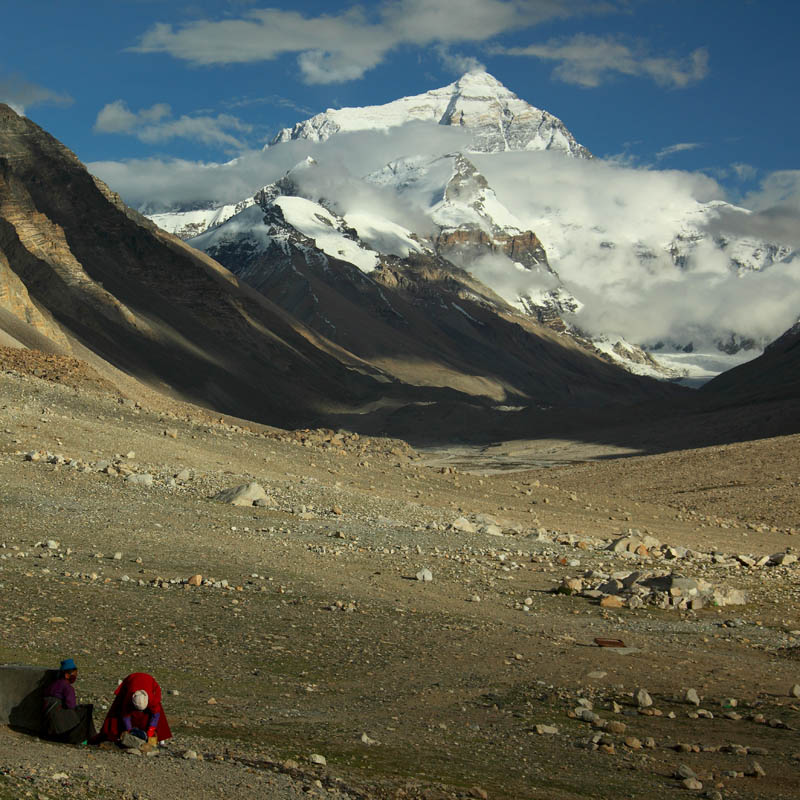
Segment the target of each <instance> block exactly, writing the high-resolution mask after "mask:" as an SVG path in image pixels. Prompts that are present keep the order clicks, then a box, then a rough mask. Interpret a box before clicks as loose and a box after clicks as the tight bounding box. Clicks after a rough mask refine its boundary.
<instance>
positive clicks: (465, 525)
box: [450, 517, 475, 533]
mask: <svg viewBox="0 0 800 800" xmlns="http://www.w3.org/2000/svg"><path fill="white" fill-rule="evenodd" d="M450 527H452V528H453V530H455V531H461V532H462V533H475V526H474V525H473V524H472V523H471V522H470V521H469V520H468V519H467V518H466V517H459V518H458V519H456V520H454V521H453V523H452V525H451V526H450Z"/></svg>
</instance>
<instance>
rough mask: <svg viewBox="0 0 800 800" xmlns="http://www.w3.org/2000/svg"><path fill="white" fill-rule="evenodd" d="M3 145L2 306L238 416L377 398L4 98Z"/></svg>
mask: <svg viewBox="0 0 800 800" xmlns="http://www.w3.org/2000/svg"><path fill="white" fill-rule="evenodd" d="M0 153H2V156H0V278H1V279H2V290H0V302H2V305H3V307H4V310H5V311H6V312H7V314H8V315H10V316H12V317H13V318H16V319H17V320H20V319H21V320H23V321H25V322H29V323H30V324H32V325H34V326H35V327H36V329H37V330H38V331H39V332H40V333H43V334H44V335H46V336H48V337H49V338H50V339H51V340H52V341H54V342H55V343H57V344H60V345H61V346H62V347H63V348H64V349H65V350H67V351H69V350H70V349H71V345H70V343H74V347H75V348H76V349H79V348H80V347H82V346H85V347H87V348H88V349H89V350H90V351H92V352H94V353H96V354H97V355H99V356H100V357H101V358H102V359H104V360H105V361H107V362H109V363H110V364H113V365H115V366H116V367H119V368H121V369H123V370H125V371H126V372H129V373H131V374H133V375H135V376H136V377H138V378H140V379H142V380H144V381H146V382H149V383H151V384H154V385H156V386H158V387H160V388H163V389H165V390H168V391H170V390H172V391H175V392H177V393H178V394H180V395H181V396H183V397H186V398H188V399H192V400H195V401H197V402H200V403H203V404H205V405H209V406H211V407H214V408H216V409H218V410H222V411H227V412H230V413H236V414H239V415H241V416H249V417H251V418H256V419H262V420H264V419H270V418H272V419H276V420H282V421H284V422H289V421H292V420H294V421H297V422H299V421H301V419H307V418H308V417H309V416H311V415H313V414H319V413H322V412H324V411H327V410H330V409H331V408H332V407H335V406H336V405H337V404H339V403H343V404H347V405H348V406H350V405H351V404H353V403H360V402H363V401H365V400H372V399H375V398H376V397H378V396H379V393H378V390H377V385H376V384H375V381H374V380H372V379H371V378H368V377H366V375H369V374H374V373H375V370H373V369H371V368H369V367H368V366H367V365H364V364H360V363H359V362H358V360H357V359H354V358H353V357H352V356H351V355H350V354H347V353H344V352H343V351H341V349H340V348H337V347H335V346H333V345H331V344H330V343H329V342H326V341H324V340H322V339H320V337H318V336H316V335H315V334H313V333H312V332H311V331H309V330H308V329H307V328H305V327H304V326H303V325H301V324H299V323H297V322H296V321H295V320H293V319H291V318H290V317H289V316H288V315H287V314H285V313H284V312H283V311H281V310H280V309H279V308H277V307H276V306H274V305H272V304H271V303H269V302H268V301H267V300H266V299H265V298H264V297H263V296H262V295H260V294H258V293H257V292H255V291H253V290H252V289H250V288H249V287H248V286H246V285H240V284H239V282H238V281H237V280H236V279H235V278H234V277H233V276H232V275H230V273H228V272H227V270H225V269H223V268H222V267H220V266H219V265H218V264H216V263H215V262H213V261H211V260H210V259H209V258H207V257H206V256H204V255H202V254H200V253H198V252H197V251H195V250H192V249H191V248H188V247H187V246H186V245H184V244H183V243H182V242H181V241H180V240H178V239H176V238H174V237H171V236H168V235H166V234H163V233H160V232H159V231H158V229H157V228H155V226H153V225H152V223H150V222H148V221H147V220H146V219H144V218H143V217H140V216H139V215H138V214H137V213H136V212H134V211H131V210H130V209H128V208H126V207H125V206H124V205H123V204H122V203H121V202H120V201H119V198H117V197H115V196H114V195H113V194H112V193H111V192H110V191H109V190H108V189H107V188H106V187H105V186H104V185H102V184H99V183H98V182H95V180H94V179H93V178H92V176H91V175H89V173H88V172H86V170H85V169H84V168H83V166H82V165H81V164H80V162H79V161H78V159H77V158H76V157H75V156H74V155H73V154H72V153H71V152H70V151H68V150H67V149H66V148H65V147H63V145H61V144H60V143H59V142H57V141H56V140H55V139H53V138H52V137H51V136H49V135H48V134H47V133H45V132H44V131H42V130H41V129H40V128H38V127H37V126H36V125H35V124H33V123H32V122H30V121H29V120H27V119H24V118H22V117H19V116H18V115H17V114H15V113H14V112H13V111H12V110H11V109H10V108H9V107H7V106H0ZM11 335H12V336H13V335H14V334H13V333H12V334H11ZM15 338H19V337H15Z"/></svg>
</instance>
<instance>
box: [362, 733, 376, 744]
mask: <svg viewBox="0 0 800 800" xmlns="http://www.w3.org/2000/svg"><path fill="white" fill-rule="evenodd" d="M361 741H362V742H363V743H364V744H365V745H367V746H368V747H369V746H371V745H373V744H378V742H377V740H376V739H372V738H371V737H370V736H368V735H367V734H366V733H362V734H361Z"/></svg>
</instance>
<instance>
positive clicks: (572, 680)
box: [0, 360, 800, 798]
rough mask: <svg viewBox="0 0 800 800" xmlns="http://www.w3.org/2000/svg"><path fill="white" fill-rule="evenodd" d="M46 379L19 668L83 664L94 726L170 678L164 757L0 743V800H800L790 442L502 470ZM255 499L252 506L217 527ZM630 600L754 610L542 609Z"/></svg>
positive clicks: (7, 626) (14, 488) (2, 487)
mask: <svg viewBox="0 0 800 800" xmlns="http://www.w3.org/2000/svg"><path fill="white" fill-rule="evenodd" d="M34 369H38V367H33V366H32V365H31V364H26V363H21V362H19V360H18V361H16V362H15V363H14V364H13V365H6V366H5V367H4V369H3V371H2V372H0V503H1V504H2V505H1V507H0V508H1V512H0V513H2V529H0V631H1V632H2V636H0V663H27V664H38V665H47V666H49V665H54V664H57V662H58V660H59V659H60V658H62V657H66V656H73V657H74V658H75V659H76V661H78V663H79V667H80V673H79V681H78V683H77V684H76V688H77V690H78V694H79V697H80V699H81V700H83V701H86V702H93V703H95V706H96V715H97V717H98V719H97V722H98V723H99V722H100V721H101V718H102V714H103V710H102V709H103V707H104V706H107V705H108V704H109V702H110V698H111V695H112V691H113V688H114V687H115V685H116V682H117V680H118V679H119V678H122V677H124V676H125V675H126V674H127V673H129V672H132V671H140V670H144V671H148V672H151V673H152V674H153V675H154V676H155V677H156V678H157V679H158V680H159V682H160V683H161V685H162V687H163V689H164V690H165V693H166V694H165V708H166V712H167V714H168V716H169V719H170V723H171V725H172V729H173V732H174V739H173V740H172V741H170V742H169V743H168V745H167V746H165V747H163V748H162V751H161V752H160V753H159V755H158V756H157V757H155V758H142V757H138V758H137V757H132V756H128V755H123V754H121V753H116V752H106V751H101V750H97V749H95V748H86V747H84V748H74V747H68V746H63V745H56V744H52V743H48V742H44V741H40V740H37V739H35V738H32V737H28V736H24V735H21V734H19V733H16V732H14V731H10V730H8V729H3V728H0V797H1V798H4V797H9V798H11V797H14V798H16V797H38V798H43V797H44V798H46V797H98V798H102V797H111V796H114V797H138V798H156V797H158V798H173V797H175V798H178V797H181V798H183V797H186V796H197V797H237V798H239V797H276V798H293V797H301V796H302V797H314V796H318V797H328V796H330V797H332V798H336V797H342V798H344V797H352V798H362V797H393V798H394V797H409V798H415V797H420V798H422V797H424V798H450V797H476V798H481V797H491V798H526V797H530V798H607V797H639V798H646V797H660V798H661V797H673V796H674V797H685V796H687V794H690V793H692V792H694V793H695V794H699V795H704V796H709V797H737V798H765V797H769V798H790V797H796V786H797V780H798V777H799V773H800V760H798V758H799V756H798V752H800V741H799V740H798V734H797V728H798V727H800V700H798V698H797V697H794V696H792V695H791V690H792V687H793V686H794V685H795V684H798V683H800V630H799V629H800V617H799V616H798V607H799V606H800V566H798V562H797V561H794V560H793V559H792V555H793V554H794V548H796V547H797V542H798V539H797V534H798V530H800V519H798V503H797V497H798V485H799V484H798V481H800V436H784V437H778V438H774V439H765V440H759V441H752V442H745V443H740V444H731V445H723V446H718V447H709V448H704V449H702V450H691V451H677V452H672V453H661V454H659V455H650V456H645V455H633V456H631V457H627V458H610V459H606V460H602V461H579V459H578V458H573V461H576V462H579V463H565V464H562V465H560V466H558V467H554V468H551V469H541V468H540V469H524V468H521V467H524V463H523V464H520V463H516V464H515V467H516V468H515V469H514V470H513V471H509V470H508V469H498V470H493V469H491V462H490V463H489V464H488V466H487V461H486V459H487V458H490V457H491V455H492V453H491V452H488V453H487V452H484V453H483V454H482V456H481V459H480V460H478V459H475V460H474V461H472V462H470V460H469V459H466V460H465V459H464V457H463V455H464V454H463V451H461V450H456V449H454V451H453V453H452V458H450V457H448V455H447V454H446V453H445V454H443V453H442V451H441V450H440V449H439V450H437V451H436V452H433V451H431V452H430V453H428V452H425V451H414V450H413V449H412V448H410V447H409V446H408V445H406V444H404V443H403V442H400V441H396V440H384V439H378V438H367V437H359V436H356V435H354V434H351V433H348V432H338V433H337V432H336V431H305V432H301V431H298V432H287V431H280V430H277V429H270V428H266V427H264V426H256V425H251V424H248V423H244V422H242V421H237V420H232V419H229V418H221V417H219V416H218V415H213V414H211V413H210V412H205V411H203V410H202V409H198V408H196V407H192V406H188V405H183V404H181V403H178V402H177V401H168V400H159V399H158V398H157V396H156V395H154V394H152V393H150V394H147V401H146V402H144V401H143V402H142V403H141V405H139V404H137V403H136V402H134V401H133V400H130V399H127V398H123V397H121V396H118V395H117V394H115V393H114V392H113V391H110V390H109V389H108V387H106V386H105V385H103V384H101V383H98V382H97V381H96V380H94V379H93V378H92V376H90V375H83V376H81V375H78V376H77V377H76V375H75V374H74V370H73V371H72V372H70V370H67V371H66V373H69V374H72V378H73V379H72V380H66V379H65V378H67V377H68V374H66V373H65V374H64V375H60V376H59V377H55V375H56V374H57V371H56V373H53V374H49V373H48V372H47V368H46V366H45V367H44V368H43V370H44V371H42V369H40V372H39V375H36V374H33V372H34ZM48 377H49V378H50V380H48V379H47V378H48ZM70 384H71V385H70ZM526 447H527V448H528V450H527V455H526V457H527V458H530V459H531V460H532V461H535V460H536V458H537V457H542V458H544V457H545V456H546V453H544V450H545V449H546V448H545V445H542V447H541V450H540V452H538V453H537V452H536V444H535V443H527V445H526ZM551 449H552V447H551ZM507 450H508V448H506V451H507ZM570 453H571V457H572V456H574V455H575V454H576V453H577V454H579V453H580V448H577V449H573V450H571V451H570ZM500 455H502V454H500ZM586 455H587V456H588V455H590V454H589V453H588V452H587V453H586ZM595 455H596V454H595ZM497 463H498V465H500V466H504V467H507V466H508V465H507V463H504V462H503V458H498V461H497ZM145 475H149V476H151V479H150V480H147V481H146V480H141V481H139V482H138V483H137V482H136V481H133V480H129V477H130V476H145ZM251 481H257V482H258V483H260V484H261V486H263V487H264V489H265V492H266V494H267V496H268V502H266V503H265V504H264V505H263V506H262V507H255V506H247V507H237V506H230V505H225V504H223V503H220V502H217V501H215V500H213V499H212V498H213V495H214V494H216V493H217V492H219V491H220V490H222V489H226V488H230V487H233V486H237V485H241V484H245V483H249V482H251ZM631 531H633V533H631ZM625 536H634V537H641V538H644V537H652V538H653V539H657V540H658V541H659V542H660V543H661V544H662V545H663V546H664V547H665V548H666V547H672V548H675V549H678V548H689V550H690V552H689V553H688V554H686V555H685V554H684V552H683V550H678V552H679V555H680V557H678V558H667V557H666V556H665V555H664V550H662V549H659V548H657V547H654V546H651V547H649V548H645V550H646V552H643V553H641V554H636V553H633V554H630V553H625V554H621V553H615V552H613V551H609V550H608V549H606V548H607V547H608V544H609V543H611V542H613V541H615V540H617V539H619V538H620V537H625ZM775 554H784V556H785V558H784V559H783V560H784V563H783V564H774V563H766V564H763V565H761V566H758V560H759V559H761V558H762V557H763V556H772V555H775ZM739 556H742V557H743V559H739V558H738V557H739ZM750 560H753V561H755V562H756V563H754V564H753V565H750V564H749V563H748V562H749V561H750ZM426 569H427V570H429V571H430V575H431V577H432V580H418V579H417V575H418V573H421V571H422V570H426ZM632 571H639V572H644V573H664V572H674V573H677V574H680V575H684V576H689V577H693V578H699V579H703V580H706V581H708V582H709V583H710V584H713V585H714V586H720V587H727V588H733V589H741V590H743V591H745V592H746V593H747V595H748V602H747V603H746V604H745V605H737V606H724V607H719V606H714V605H713V604H711V605H707V606H706V607H703V608H698V609H696V610H692V609H691V608H688V609H682V608H680V607H669V608H661V607H658V606H655V605H652V604H645V605H643V606H642V607H640V608H629V607H627V605H626V604H623V605H622V606H621V607H603V606H602V605H600V604H599V602H598V599H597V598H590V597H585V596H582V595H580V594H574V595H569V594H558V593H556V592H554V590H555V589H557V588H558V587H559V586H561V585H562V582H563V580H564V579H565V578H570V577H581V576H585V575H586V574H587V573H596V574H604V575H612V574H620V575H621V574H622V573H624V572H632ZM198 575H200V576H202V578H201V580H199V581H195V582H199V583H200V584H201V585H199V586H193V585H191V584H190V583H189V579H190V578H192V577H193V576H198ZM626 602H627V601H626ZM598 637H606V638H619V639H622V640H623V641H624V643H625V645H626V646H625V647H624V648H606V647H598V646H596V645H595V643H594V640H595V638H598ZM642 688H644V689H646V690H647V693H648V694H649V695H650V696H651V698H652V700H653V705H652V706H649V707H643V706H641V705H640V703H639V702H638V701H637V699H636V696H637V692H638V690H639V689H642ZM688 689H694V690H695V691H696V692H697V695H698V699H699V700H700V706H699V707H698V706H697V705H696V704H694V703H692V702H687V699H686V692H687V690H688ZM581 709H587V710H588V712H589V713H584V712H582V711H581ZM700 712H702V713H700ZM193 754H194V755H196V756H198V757H197V758H193V757H190V756H192V755H193ZM312 756H315V758H312ZM316 756H323V757H324V758H323V759H319V758H316ZM321 760H324V761H325V763H324V764H322V763H317V762H319V761H321ZM687 770H688V772H687ZM689 773H691V775H690V774H689ZM687 781H688V782H689V784H687V783H686V782H687ZM692 781H694V782H695V783H691V782H692ZM697 784H700V785H701V788H697ZM691 787H695V788H691Z"/></svg>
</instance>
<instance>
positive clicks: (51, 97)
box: [0, 75, 74, 114]
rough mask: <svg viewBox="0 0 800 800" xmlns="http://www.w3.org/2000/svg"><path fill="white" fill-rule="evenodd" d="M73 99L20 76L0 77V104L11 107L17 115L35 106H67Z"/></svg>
mask: <svg viewBox="0 0 800 800" xmlns="http://www.w3.org/2000/svg"><path fill="white" fill-rule="evenodd" d="M73 102H74V101H73V99H72V98H71V97H70V96H69V95H67V94H61V93H59V92H54V91H53V90H52V89H46V88H45V87H44V86H38V85H37V84H35V83H31V82H30V81H28V80H26V79H25V78H23V77H22V76H21V75H7V76H5V77H3V76H0V103H6V104H7V105H9V106H11V108H13V109H14V111H16V112H17V113H18V114H24V113H25V110H26V109H27V108H30V107H31V106H36V105H57V106H68V105H71V104H72V103H73Z"/></svg>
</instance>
